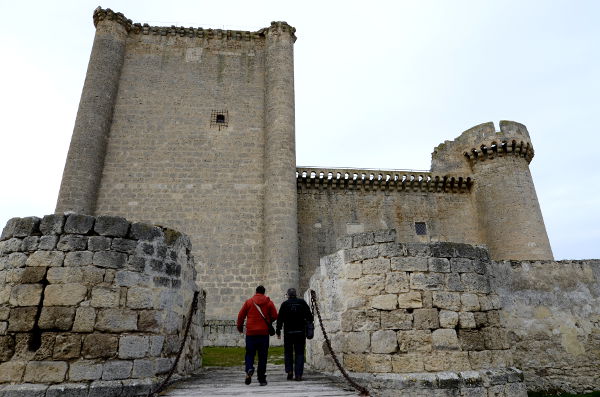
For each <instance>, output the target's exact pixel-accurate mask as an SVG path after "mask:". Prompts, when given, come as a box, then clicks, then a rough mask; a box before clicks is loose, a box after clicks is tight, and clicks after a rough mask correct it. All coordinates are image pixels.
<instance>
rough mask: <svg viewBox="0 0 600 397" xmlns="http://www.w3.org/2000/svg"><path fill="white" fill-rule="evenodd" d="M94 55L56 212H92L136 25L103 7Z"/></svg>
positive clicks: (96, 16)
mask: <svg viewBox="0 0 600 397" xmlns="http://www.w3.org/2000/svg"><path fill="white" fill-rule="evenodd" d="M94 25H95V26H96V36H95V38H94V44H93V47H92V53H91V55H90V61H89V64H88V69H87V73H86V78H85V83H84V85H83V91H82V93H81V100H80V102H79V109H78V111H77V118H76V120H75V127H74V129H73V136H72V138H71V145H70V147H69V153H68V155H67V161H66V164H65V169H64V172H63V177H62V182H61V186H60V192H59V195H58V201H57V203H56V212H65V211H73V212H78V213H83V214H93V213H94V210H95V207H96V198H97V197H96V196H97V192H98V188H99V186H100V180H101V177H102V168H103V165H104V155H105V153H106V143H107V141H108V135H109V132H110V126H111V122H112V114H113V108H114V104H115V100H116V97H117V90H118V87H119V78H120V75H121V68H122V66H123V60H124V56H125V40H126V38H127V32H128V31H129V29H130V28H131V21H130V20H127V19H125V17H124V16H123V14H121V13H114V12H113V11H111V10H110V9H107V10H103V9H101V8H100V7H98V8H97V9H96V10H95V11H94Z"/></svg>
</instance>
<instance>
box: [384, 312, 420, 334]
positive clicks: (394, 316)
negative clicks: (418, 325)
mask: <svg viewBox="0 0 600 397" xmlns="http://www.w3.org/2000/svg"><path fill="white" fill-rule="evenodd" d="M412 320H413V315H412V314H411V313H407V312H406V310H404V309H399V310H392V311H385V312H382V313H381V328H383V329H394V330H400V329H402V330H408V329H412Z"/></svg>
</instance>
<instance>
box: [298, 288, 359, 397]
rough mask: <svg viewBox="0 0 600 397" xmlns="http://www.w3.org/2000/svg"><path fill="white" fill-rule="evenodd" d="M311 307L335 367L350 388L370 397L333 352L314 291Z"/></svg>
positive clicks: (312, 292) (312, 291) (311, 295)
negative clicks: (315, 313) (317, 319)
mask: <svg viewBox="0 0 600 397" xmlns="http://www.w3.org/2000/svg"><path fill="white" fill-rule="evenodd" d="M310 306H311V309H312V310H313V312H317V317H318V318H319V325H320V326H321V331H322V332H323V337H324V338H325V343H326V344H327V348H328V349H329V353H330V354H331V357H332V358H333V361H335V365H336V366H337V367H338V369H339V370H340V372H341V373H342V375H343V376H344V378H346V380H347V381H348V383H349V384H350V386H352V387H353V388H354V389H356V390H358V391H359V392H360V395H361V396H370V394H369V390H367V388H365V387H363V386H361V385H359V384H358V383H356V382H355V381H354V380H353V379H352V378H350V376H349V375H348V373H347V372H346V370H345V369H344V367H342V364H340V360H339V359H338V357H337V355H336V354H335V352H334V351H333V348H332V347H331V341H330V340H329V336H328V335H327V332H326V331H325V326H324V325H323V320H322V319H321V311H320V310H319V304H318V302H317V293H316V292H315V291H314V290H312V289H311V290H310Z"/></svg>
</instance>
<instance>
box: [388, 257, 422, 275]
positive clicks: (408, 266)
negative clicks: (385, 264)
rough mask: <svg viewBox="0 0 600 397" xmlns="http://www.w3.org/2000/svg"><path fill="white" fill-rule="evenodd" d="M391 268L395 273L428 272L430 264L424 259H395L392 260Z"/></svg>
mask: <svg viewBox="0 0 600 397" xmlns="http://www.w3.org/2000/svg"><path fill="white" fill-rule="evenodd" d="M391 268H392V270H393V271H404V272H426V271H427V270H428V269H429V264H428V260H427V258H424V257H410V258H405V257H395V258H391Z"/></svg>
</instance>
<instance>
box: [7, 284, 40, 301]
mask: <svg viewBox="0 0 600 397" xmlns="http://www.w3.org/2000/svg"><path fill="white" fill-rule="evenodd" d="M41 297H42V285H41V284H20V285H15V286H14V287H13V288H12V291H11V293H10V300H9V303H10V304H11V305H12V306H37V305H38V304H39V303H40V298H41Z"/></svg>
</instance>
